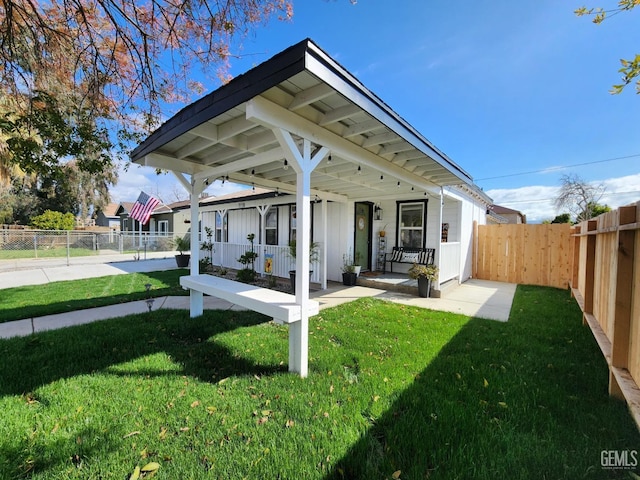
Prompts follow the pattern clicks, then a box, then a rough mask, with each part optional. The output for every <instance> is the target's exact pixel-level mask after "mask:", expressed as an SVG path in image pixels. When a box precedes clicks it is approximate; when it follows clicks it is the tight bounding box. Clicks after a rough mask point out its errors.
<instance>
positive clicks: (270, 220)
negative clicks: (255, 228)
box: [264, 207, 278, 245]
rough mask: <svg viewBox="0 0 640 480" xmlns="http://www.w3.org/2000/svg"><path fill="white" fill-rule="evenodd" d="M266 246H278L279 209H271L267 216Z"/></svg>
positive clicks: (265, 226) (265, 223)
mask: <svg viewBox="0 0 640 480" xmlns="http://www.w3.org/2000/svg"><path fill="white" fill-rule="evenodd" d="M264 229H265V244H267V245H277V244H278V207H271V208H270V209H269V211H268V212H267V214H266V216H265V222H264Z"/></svg>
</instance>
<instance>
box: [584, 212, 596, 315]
mask: <svg viewBox="0 0 640 480" xmlns="http://www.w3.org/2000/svg"><path fill="white" fill-rule="evenodd" d="M586 227H587V232H586V233H587V260H586V265H585V282H584V283H585V285H584V314H585V315H586V314H593V293H594V288H595V285H594V279H595V268H596V240H597V237H596V234H597V230H598V222H597V221H596V220H588V221H587V224H586ZM583 323H584V324H585V325H586V323H587V321H586V318H583Z"/></svg>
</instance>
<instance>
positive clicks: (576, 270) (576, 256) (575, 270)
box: [569, 227, 580, 289]
mask: <svg viewBox="0 0 640 480" xmlns="http://www.w3.org/2000/svg"><path fill="white" fill-rule="evenodd" d="M579 234H580V227H573V228H572V229H571V238H572V240H573V265H572V266H571V284H570V285H569V287H570V288H571V289H574V288H578V281H579V276H580V237H579Z"/></svg>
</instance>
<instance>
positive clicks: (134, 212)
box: [129, 192, 160, 225]
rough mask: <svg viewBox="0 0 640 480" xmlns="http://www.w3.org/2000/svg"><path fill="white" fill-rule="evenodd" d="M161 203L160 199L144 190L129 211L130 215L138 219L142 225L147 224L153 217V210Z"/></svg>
mask: <svg viewBox="0 0 640 480" xmlns="http://www.w3.org/2000/svg"><path fill="white" fill-rule="evenodd" d="M158 204H160V200H158V199H157V198H155V197H152V196H151V195H147V194H146V193H144V192H140V196H139V197H138V200H136V203H134V204H133V208H132V209H131V212H130V213H129V217H130V218H133V219H134V220H138V221H139V222H140V223H141V224H142V225H146V224H147V222H148V221H149V219H150V218H151V212H153V210H154V208H156V207H157V206H158Z"/></svg>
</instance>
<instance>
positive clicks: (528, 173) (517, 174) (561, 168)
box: [476, 153, 640, 182]
mask: <svg viewBox="0 0 640 480" xmlns="http://www.w3.org/2000/svg"><path fill="white" fill-rule="evenodd" d="M635 157H640V153H636V154H634V155H627V156H626V157H616V158H607V159H606V160H596V161H593V162H585V163H575V164H573V165H564V166H560V167H549V168H543V169H541V170H532V171H530V172H520V173H510V174H508V175H498V176H496V177H485V178H477V179H476V182H480V181H482V180H494V179H496V178H508V177H518V176H521V175H532V174H534V173H546V172H555V171H556V170H564V169H565V168H571V167H584V166H585V165H594V164H596V163H606V162H613V161H615V160H626V159H628V158H635Z"/></svg>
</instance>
